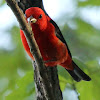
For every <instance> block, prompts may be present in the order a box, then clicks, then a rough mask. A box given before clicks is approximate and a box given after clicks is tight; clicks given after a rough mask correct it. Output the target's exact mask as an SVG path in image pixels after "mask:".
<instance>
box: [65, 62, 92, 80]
mask: <svg viewBox="0 0 100 100" xmlns="http://www.w3.org/2000/svg"><path fill="white" fill-rule="evenodd" d="M72 66H73V67H74V70H67V69H66V70H67V71H68V73H69V74H70V75H71V76H72V77H73V79H74V80H75V81H77V82H79V81H81V80H84V81H90V80H91V78H90V77H89V76H88V75H87V74H85V73H84V72H83V71H82V70H81V69H80V68H79V67H78V66H77V65H76V64H75V63H74V61H72Z"/></svg>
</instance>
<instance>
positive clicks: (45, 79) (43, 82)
mask: <svg viewBox="0 0 100 100" xmlns="http://www.w3.org/2000/svg"><path fill="white" fill-rule="evenodd" d="M16 1H17V3H16ZM16 1H15V0H6V2H7V4H8V5H9V7H10V8H11V9H12V11H13V12H14V14H15V16H16V18H17V20H18V22H19V24H20V26H21V29H22V30H23V31H24V34H25V36H26V38H27V41H28V44H29V46H30V51H31V53H32V55H33V56H34V58H35V61H36V63H33V66H34V76H35V77H34V79H35V87H36V94H37V100H62V92H61V90H60V86H59V80H58V74H57V68H56V67H45V66H44V63H43V61H42V57H41V54H40V51H39V49H38V46H37V44H36V41H35V39H34V35H33V32H32V29H31V27H30V26H29V25H28V23H27V22H26V20H25V18H24V14H23V13H24V12H25V10H26V9H27V8H29V7H32V6H33V7H34V6H35V7H40V8H42V9H43V10H44V7H43V4H42V0H16ZM19 7H20V8H19ZM20 9H21V10H22V11H23V13H22V11H21V10H20ZM44 11H45V10H44ZM45 13H46V12H45Z"/></svg>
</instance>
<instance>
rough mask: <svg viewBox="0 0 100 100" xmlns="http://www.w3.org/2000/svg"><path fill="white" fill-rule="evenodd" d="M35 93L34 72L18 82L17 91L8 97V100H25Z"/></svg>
mask: <svg viewBox="0 0 100 100" xmlns="http://www.w3.org/2000/svg"><path fill="white" fill-rule="evenodd" d="M34 92H35V86H34V81H33V72H32V71H31V72H27V74H26V75H25V76H24V77H22V78H21V79H20V80H17V84H16V86H15V89H13V91H12V93H11V94H9V95H8V96H7V97H6V100H12V99H13V98H14V100H24V98H26V97H27V96H30V95H32V94H33V93H34Z"/></svg>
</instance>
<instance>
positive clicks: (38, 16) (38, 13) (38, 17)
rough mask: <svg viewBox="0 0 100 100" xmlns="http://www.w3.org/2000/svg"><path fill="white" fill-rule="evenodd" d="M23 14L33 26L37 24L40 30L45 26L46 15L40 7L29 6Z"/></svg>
mask: <svg viewBox="0 0 100 100" xmlns="http://www.w3.org/2000/svg"><path fill="white" fill-rule="evenodd" d="M25 16H26V19H27V21H28V23H30V24H31V25H33V26H36V27H37V26H38V27H39V28H40V30H45V29H46V27H47V19H46V15H45V13H44V12H43V10H42V9H40V8H38V7H31V8H29V9H27V10H26V11H25Z"/></svg>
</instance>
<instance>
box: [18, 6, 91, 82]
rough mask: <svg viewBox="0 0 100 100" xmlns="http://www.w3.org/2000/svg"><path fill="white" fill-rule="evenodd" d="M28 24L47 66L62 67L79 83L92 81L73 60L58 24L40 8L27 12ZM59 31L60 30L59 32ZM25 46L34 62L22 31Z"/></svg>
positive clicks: (33, 8) (30, 9)
mask: <svg viewBox="0 0 100 100" xmlns="http://www.w3.org/2000/svg"><path fill="white" fill-rule="evenodd" d="M25 16H26V20H27V22H28V23H29V24H30V25H31V27H32V31H33V33H34V37H35V40H36V42H37V44H38V47H39V50H40V52H41V55H42V57H43V61H44V62H45V66H52V67H53V66H56V65H61V66H62V67H64V68H65V69H66V70H67V71H68V72H69V74H70V75H71V76H72V77H73V79H74V80H76V81H77V82H79V81H81V80H85V81H90V80H91V78H90V77H89V76H88V75H86V74H85V73H84V72H83V71H82V70H81V69H80V68H79V67H78V66H77V65H76V64H75V63H74V61H73V60H72V56H71V53H70V51H69V48H68V46H67V43H66V41H65V40H64V38H63V36H62V34H61V31H60V29H59V27H58V26H57V24H56V23H55V22H54V21H53V20H52V19H51V18H50V17H49V16H47V15H45V13H44V12H43V10H42V9H40V8H38V7H31V8H29V9H27V10H26V11H25ZM57 29H58V30H57ZM20 35H21V39H22V43H23V46H24V48H25V50H26V52H27V53H28V55H29V56H30V57H31V58H32V59H33V60H34V58H33V56H32V54H31V52H30V48H29V46H28V43H27V40H26V37H25V35H24V33H23V31H22V30H20Z"/></svg>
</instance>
